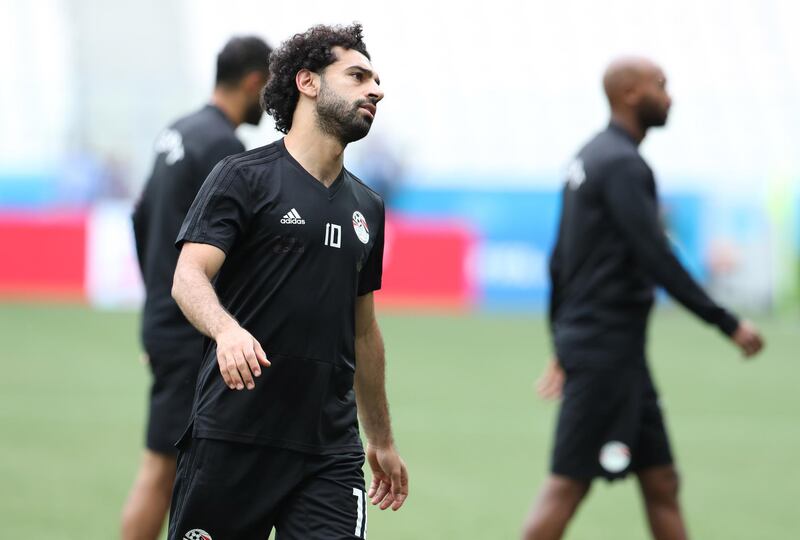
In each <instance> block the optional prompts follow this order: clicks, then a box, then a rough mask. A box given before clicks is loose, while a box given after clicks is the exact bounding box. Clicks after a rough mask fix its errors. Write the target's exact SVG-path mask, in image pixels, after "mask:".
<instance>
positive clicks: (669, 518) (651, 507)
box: [637, 465, 688, 540]
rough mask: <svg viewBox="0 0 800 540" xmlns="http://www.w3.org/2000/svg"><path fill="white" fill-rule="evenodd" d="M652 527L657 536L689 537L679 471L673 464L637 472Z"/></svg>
mask: <svg viewBox="0 0 800 540" xmlns="http://www.w3.org/2000/svg"><path fill="white" fill-rule="evenodd" d="M637 475H638V477H639V485H640V487H641V490H642V497H643V498H644V506H645V511H646V512H647V519H648V521H649V522H650V530H651V531H652V532H653V538H655V539H656V540H685V539H686V538H688V536H687V534H686V527H685V526H684V524H683V517H682V516H681V509H680V505H679V503H678V486H679V480H678V472H677V471H676V470H675V467H674V466H673V465H664V466H661V467H651V468H649V469H643V470H641V471H639V472H637Z"/></svg>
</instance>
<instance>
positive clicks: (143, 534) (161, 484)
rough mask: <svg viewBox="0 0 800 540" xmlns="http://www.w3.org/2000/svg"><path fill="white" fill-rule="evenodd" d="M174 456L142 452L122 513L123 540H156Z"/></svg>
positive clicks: (172, 476)
mask: <svg viewBox="0 0 800 540" xmlns="http://www.w3.org/2000/svg"><path fill="white" fill-rule="evenodd" d="M175 462H176V460H175V456H173V455H167V454H160V453H156V452H153V451H152V450H145V451H144V457H143V458H142V463H141V465H140V467H139V473H138V474H137V476H136V480H135V481H134V483H133V487H132V488H131V491H130V493H129V494H128V500H127V502H126V503H125V508H124V509H123V511H122V535H121V538H122V540H156V539H157V538H158V535H159V533H160V532H161V528H162V527H163V526H164V520H165V518H166V516H167V511H168V510H169V504H170V500H171V498H172V486H173V483H174V482H175Z"/></svg>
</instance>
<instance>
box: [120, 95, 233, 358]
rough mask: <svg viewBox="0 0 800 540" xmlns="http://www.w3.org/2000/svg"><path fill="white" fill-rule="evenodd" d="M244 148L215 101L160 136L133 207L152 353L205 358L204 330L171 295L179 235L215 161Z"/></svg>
mask: <svg viewBox="0 0 800 540" xmlns="http://www.w3.org/2000/svg"><path fill="white" fill-rule="evenodd" d="M242 151H244V146H243V145H242V143H241V142H239V140H238V139H237V138H236V135H235V134H234V126H233V124H231V123H230V121H229V120H228V119H227V118H226V117H225V115H224V114H223V112H222V111H221V110H220V109H218V108H217V107H215V106H213V105H207V106H205V107H203V108H202V109H200V110H199V111H197V112H195V113H192V114H190V115H188V116H185V117H184V118H181V119H180V120H178V121H177V122H175V123H174V124H172V125H171V126H170V127H169V128H167V129H166V130H164V131H163V132H162V133H161V135H160V136H159V138H158V140H157V141H156V152H157V153H156V160H155V164H154V166H153V172H152V173H151V175H150V178H149V179H148V180H147V183H146V184H145V187H144V191H143V192H142V196H141V198H140V200H139V202H138V203H137V204H136V208H135V210H134V213H133V228H134V233H135V236H136V252H137V255H138V258H139V267H140V269H141V272H142V278H143V280H144V286H145V292H146V298H145V304H144V310H143V313H142V342H143V344H144V348H145V350H146V351H147V353H148V354H149V355H151V356H170V357H179V358H188V357H195V358H197V361H199V357H200V354H201V353H202V350H201V349H202V336H201V335H200V333H199V332H198V331H197V330H195V329H194V327H192V325H191V324H190V323H189V322H188V321H187V320H186V318H185V317H184V316H183V313H181V310H180V309H179V308H178V305H177V304H176V303H175V300H173V299H172V295H171V289H172V277H173V275H174V274H175V265H176V263H177V262H178V250H176V249H175V236H177V234H178V231H179V230H180V227H181V223H183V219H184V218H185V217H186V212H187V211H188V210H189V206H191V204H192V201H193V200H194V197H195V195H197V190H199V189H200V186H201V185H202V183H203V180H205V179H206V177H207V176H208V173H210V172H211V169H213V168H214V165H216V164H217V162H218V161H219V160H221V159H222V158H224V157H226V156H229V155H231V154H237V153H239V152H242Z"/></svg>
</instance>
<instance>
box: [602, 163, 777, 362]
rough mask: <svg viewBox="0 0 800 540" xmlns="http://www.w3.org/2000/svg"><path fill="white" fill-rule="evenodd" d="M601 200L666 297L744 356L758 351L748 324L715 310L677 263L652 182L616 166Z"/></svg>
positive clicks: (639, 167) (638, 168) (639, 171)
mask: <svg viewBox="0 0 800 540" xmlns="http://www.w3.org/2000/svg"><path fill="white" fill-rule="evenodd" d="M603 195H604V197H605V201H606V203H607V207H608V210H609V213H610V216H611V219H612V221H613V222H614V224H615V225H616V226H617V228H618V230H619V231H620V232H621V233H622V235H623V236H624V237H625V239H626V240H627V242H628V245H629V246H630V248H631V250H632V251H633V253H634V255H635V257H636V259H637V260H638V261H639V262H640V263H641V265H642V266H643V267H644V269H645V270H646V271H647V272H648V273H649V274H650V275H651V276H652V278H653V279H654V280H655V281H656V282H657V283H658V284H659V285H661V286H662V287H664V289H666V291H667V292H668V293H669V294H670V295H671V296H672V297H673V298H675V299H676V300H677V301H678V302H680V303H681V304H683V305H684V306H685V307H686V308H687V309H689V310H691V311H692V312H693V313H695V314H696V315H697V316H698V317H700V318H701V319H703V320H704V321H706V322H708V323H710V324H714V325H716V326H717V327H718V328H719V329H720V330H722V332H724V333H725V334H726V335H728V336H729V337H731V339H733V340H734V342H736V344H737V345H739V347H740V348H741V349H742V350H743V351H744V353H745V354H747V355H748V356H749V355H752V354H755V353H756V352H758V351H759V350H760V349H761V346H762V343H761V338H760V336H759V335H758V333H757V332H756V331H755V329H754V328H753V326H752V325H750V324H749V323H746V324H741V323H740V321H739V320H738V319H737V318H736V317H735V316H734V315H732V314H731V313H729V312H728V311H726V310H725V309H724V308H722V307H721V306H719V305H717V304H716V303H715V302H714V301H713V300H712V299H711V298H709V296H708V295H707V294H706V293H705V292H704V291H703V289H702V288H701V287H700V286H699V285H698V284H697V282H696V281H695V280H694V279H693V278H692V276H691V275H689V272H687V271H686V269H685V268H684V267H683V265H682V264H681V263H680V261H678V258H677V257H676V256H675V254H674V253H673V251H672V248H671V247H670V245H669V240H668V239H667V236H666V234H665V232H664V230H663V227H662V225H661V222H660V219H659V213H658V204H657V201H656V194H655V182H654V180H653V178H652V173H651V172H650V170H649V168H648V167H647V166H646V165H645V164H644V163H642V162H640V161H638V160H629V161H626V162H624V163H621V164H619V167H618V168H617V169H615V174H613V175H612V176H611V177H610V178H608V179H607V182H606V184H605V186H604V191H603Z"/></svg>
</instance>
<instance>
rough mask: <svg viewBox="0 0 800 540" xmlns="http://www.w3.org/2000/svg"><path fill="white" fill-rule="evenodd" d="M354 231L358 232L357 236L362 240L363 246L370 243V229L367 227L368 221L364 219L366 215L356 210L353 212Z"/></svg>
mask: <svg viewBox="0 0 800 540" xmlns="http://www.w3.org/2000/svg"><path fill="white" fill-rule="evenodd" d="M353 229H355V231H356V236H358V239H359V240H361V243H362V244H366V243H367V242H369V227H367V220H366V219H364V214H362V213H361V212H359V211H358V210H356V211H355V212H353Z"/></svg>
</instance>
